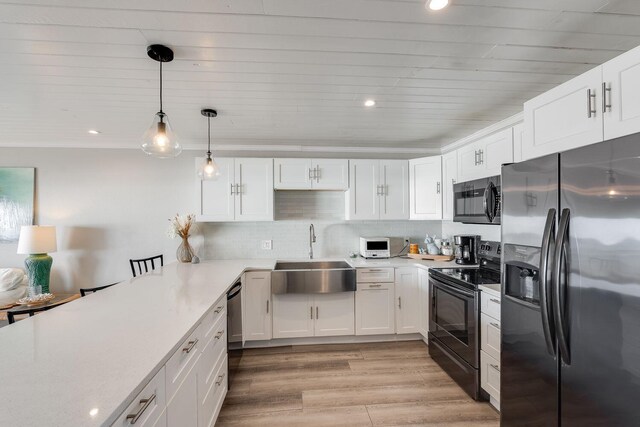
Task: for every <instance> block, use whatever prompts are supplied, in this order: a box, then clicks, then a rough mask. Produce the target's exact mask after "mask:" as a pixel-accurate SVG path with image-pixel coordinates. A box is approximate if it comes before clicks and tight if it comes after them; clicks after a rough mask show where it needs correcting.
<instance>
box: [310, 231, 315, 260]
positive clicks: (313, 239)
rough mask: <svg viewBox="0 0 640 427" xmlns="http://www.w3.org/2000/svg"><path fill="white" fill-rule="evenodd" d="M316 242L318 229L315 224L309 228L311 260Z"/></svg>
mask: <svg viewBox="0 0 640 427" xmlns="http://www.w3.org/2000/svg"><path fill="white" fill-rule="evenodd" d="M315 242H316V229H315V228H314V226H313V224H311V225H310V226H309V259H313V244H314V243H315Z"/></svg>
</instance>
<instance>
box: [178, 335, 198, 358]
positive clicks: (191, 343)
mask: <svg viewBox="0 0 640 427" xmlns="http://www.w3.org/2000/svg"><path fill="white" fill-rule="evenodd" d="M196 344H198V338H196V339H195V340H193V341H189V342H188V343H187V346H186V347H185V348H183V349H182V351H183V352H185V353H187V354H189V353H191V350H193V347H195V346H196Z"/></svg>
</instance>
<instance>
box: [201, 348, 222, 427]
mask: <svg viewBox="0 0 640 427" xmlns="http://www.w3.org/2000/svg"><path fill="white" fill-rule="evenodd" d="M217 368H218V369H216V370H215V374H214V375H213V381H212V382H211V385H210V386H208V387H207V388H205V389H198V390H203V391H204V390H206V393H204V395H203V394H202V393H200V392H198V393H199V394H200V396H199V402H200V405H199V406H198V427H210V426H213V425H214V424H215V423H216V418H218V414H219V413H220V409H221V408H222V403H223V402H224V398H225V396H226V395H227V358H226V356H225V357H224V358H223V359H222V361H221V363H219V364H218V366H217Z"/></svg>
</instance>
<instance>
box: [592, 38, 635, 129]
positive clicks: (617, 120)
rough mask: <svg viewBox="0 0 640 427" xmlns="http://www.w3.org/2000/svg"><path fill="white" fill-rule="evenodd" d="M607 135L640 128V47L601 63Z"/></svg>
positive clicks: (603, 106)
mask: <svg viewBox="0 0 640 427" xmlns="http://www.w3.org/2000/svg"><path fill="white" fill-rule="evenodd" d="M602 79H603V88H605V87H606V91H605V92H606V94H605V96H606V99H605V98H604V97H603V102H602V103H601V104H602V107H601V108H602V111H604V139H605V140H608V139H612V138H618V137H621V136H625V135H631V134H633V133H636V132H640V97H639V96H638V93H640V47H638V48H635V49H632V50H630V51H629V52H626V53H624V54H622V55H620V56H618V57H616V58H614V59H612V60H611V61H609V62H606V63H605V64H604V65H603V66H602Z"/></svg>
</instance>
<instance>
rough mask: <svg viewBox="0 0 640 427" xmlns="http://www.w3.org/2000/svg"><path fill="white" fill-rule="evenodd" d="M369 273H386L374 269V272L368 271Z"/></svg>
mask: <svg viewBox="0 0 640 427" xmlns="http://www.w3.org/2000/svg"><path fill="white" fill-rule="evenodd" d="M367 273H384V270H380V269H372V270H368V271H367Z"/></svg>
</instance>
